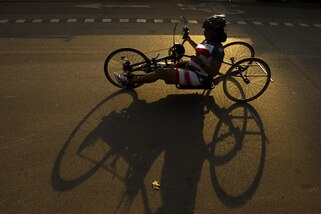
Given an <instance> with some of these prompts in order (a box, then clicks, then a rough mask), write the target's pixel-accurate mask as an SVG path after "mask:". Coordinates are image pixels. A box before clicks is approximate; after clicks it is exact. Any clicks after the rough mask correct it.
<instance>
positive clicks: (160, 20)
mask: <svg viewBox="0 0 321 214" xmlns="http://www.w3.org/2000/svg"><path fill="white" fill-rule="evenodd" d="M163 22H164V21H163V19H154V23H163Z"/></svg>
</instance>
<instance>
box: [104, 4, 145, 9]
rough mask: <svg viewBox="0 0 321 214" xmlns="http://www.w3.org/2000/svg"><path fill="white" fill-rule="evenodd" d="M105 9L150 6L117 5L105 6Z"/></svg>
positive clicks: (143, 6)
mask: <svg viewBox="0 0 321 214" xmlns="http://www.w3.org/2000/svg"><path fill="white" fill-rule="evenodd" d="M104 7H109V8H117V7H118V8H148V7H150V6H149V5H116V4H105V5H104Z"/></svg>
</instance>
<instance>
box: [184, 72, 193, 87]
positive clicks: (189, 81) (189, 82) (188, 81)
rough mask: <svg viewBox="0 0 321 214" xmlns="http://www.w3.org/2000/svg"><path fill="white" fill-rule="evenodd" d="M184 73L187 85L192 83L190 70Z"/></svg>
mask: <svg viewBox="0 0 321 214" xmlns="http://www.w3.org/2000/svg"><path fill="white" fill-rule="evenodd" d="M184 74H185V83H186V85H192V82H191V77H190V76H189V72H188V70H185V71H184Z"/></svg>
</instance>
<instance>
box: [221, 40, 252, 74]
mask: <svg viewBox="0 0 321 214" xmlns="http://www.w3.org/2000/svg"><path fill="white" fill-rule="evenodd" d="M223 48H224V59H223V62H226V63H229V64H225V63H223V64H222V66H221V69H220V72H221V73H223V74H225V73H226V72H227V70H228V69H229V68H230V66H231V65H230V64H234V63H236V62H238V61H240V60H242V59H246V58H253V57H254V56H255V51H254V48H253V47H252V46H251V45H250V44H249V43H246V42H239V41H238V42H231V43H228V44H226V45H224V46H223Z"/></svg>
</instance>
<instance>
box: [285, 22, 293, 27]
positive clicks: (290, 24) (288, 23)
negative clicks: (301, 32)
mask: <svg viewBox="0 0 321 214" xmlns="http://www.w3.org/2000/svg"><path fill="white" fill-rule="evenodd" d="M284 25H285V26H287V27H293V26H294V24H293V23H290V22H285V23H284Z"/></svg>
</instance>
